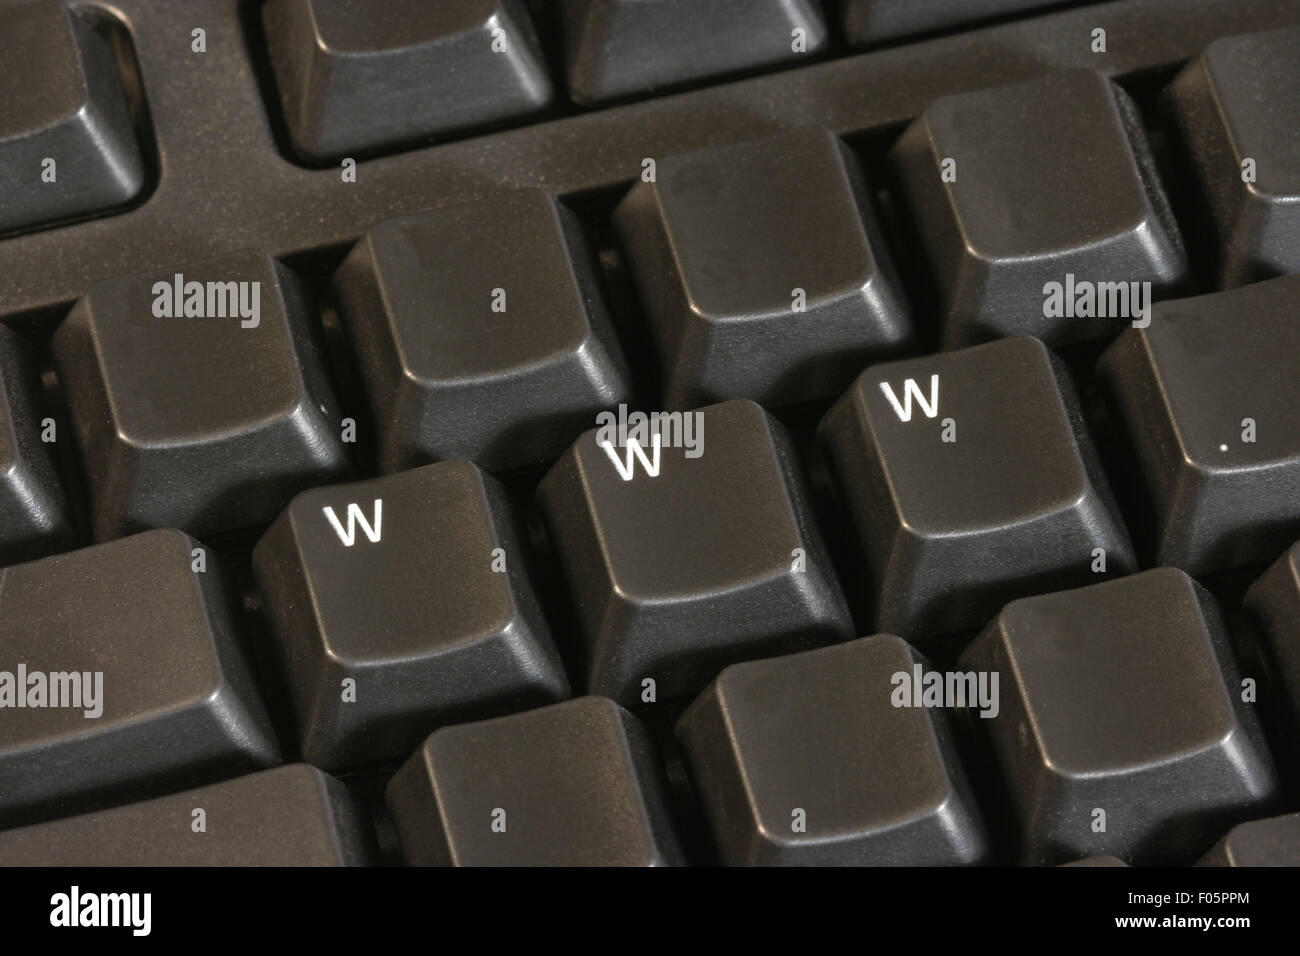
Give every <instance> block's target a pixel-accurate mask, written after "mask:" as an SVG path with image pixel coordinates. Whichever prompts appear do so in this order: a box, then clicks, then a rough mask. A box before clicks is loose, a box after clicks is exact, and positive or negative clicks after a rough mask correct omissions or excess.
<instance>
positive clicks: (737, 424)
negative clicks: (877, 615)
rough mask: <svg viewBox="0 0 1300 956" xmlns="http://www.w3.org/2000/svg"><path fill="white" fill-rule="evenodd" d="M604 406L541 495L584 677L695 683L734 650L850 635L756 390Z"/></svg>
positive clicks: (665, 688)
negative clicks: (653, 418)
mask: <svg viewBox="0 0 1300 956" xmlns="http://www.w3.org/2000/svg"><path fill="white" fill-rule="evenodd" d="M657 421H658V422H659V427H658V428H655V427H654V426H651V425H650V424H649V422H642V426H641V430H640V431H637V424H636V422H635V421H633V420H632V419H630V418H629V419H628V420H627V421H626V422H625V424H626V425H627V426H628V428H627V433H626V435H625V436H621V435H620V434H619V428H618V425H617V422H616V420H615V419H614V417H613V416H611V418H610V419H609V420H607V421H606V422H604V423H602V425H601V427H600V428H598V429H595V430H593V431H589V432H587V433H585V434H584V435H583V436H582V437H581V438H579V439H578V441H577V442H575V443H574V445H573V447H572V448H570V449H569V450H568V451H567V452H565V454H564V456H563V457H562V458H561V459H560V460H559V462H557V463H556V465H555V466H554V467H553V468H552V469H551V470H550V471H549V472H548V473H547V475H546V477H545V478H543V479H542V482H541V484H540V485H539V487H538V500H539V503H540V505H541V509H542V512H543V515H544V517H545V520H546V526H547V530H548V532H549V535H550V539H551V542H552V544H553V546H554V549H555V551H556V553H557V555H558V558H559V564H560V567H561V569H562V571H563V573H564V576H565V578H566V580H567V582H568V585H569V589H570V593H571V595H572V597H573V603H574V606H575V608H576V611H577V615H578V619H579V624H580V627H581V632H582V637H583V638H584V640H585V643H586V648H587V662H588V672H587V689H588V691H589V692H591V693H595V694H605V695H607V696H610V697H613V698H614V699H616V700H619V701H622V702H626V703H628V704H632V703H636V702H638V701H649V700H669V699H672V698H675V697H684V696H688V695H694V694H695V693H697V692H699V690H700V689H701V688H702V687H703V686H704V685H705V684H707V683H708V682H709V681H710V680H711V679H712V678H713V677H714V676H715V675H716V674H717V672H718V671H719V670H721V669H722V668H723V667H724V666H726V665H727V664H729V663H732V662H733V661H736V660H743V659H746V658H751V657H762V656H769V655H771V654H777V653H784V652H788V651H792V650H801V649H803V648H806V647H809V646H815V645H817V644H824V643H830V642H833V641H839V640H845V639H847V638H849V637H852V636H853V627H852V623H851V622H850V620H849V615H848V611H847V608H846V605H845V602H844V598H843V595H842V594H841V593H840V590H839V585H838V584H837V583H836V579H835V575H834V571H833V569H832V568H831V566H830V564H829V562H828V560H827V557H826V554H825V552H824V549H823V547H822V543H821V539H820V536H819V534H818V532H817V529H816V528H815V527H814V526H813V524H812V521H811V518H810V516H809V514H808V505H807V503H806V497H805V494H804V491H803V489H802V481H801V479H800V477H799V474H798V471H797V466H796V464H795V462H794V460H793V457H792V452H791V449H790V446H789V443H788V439H787V438H786V436H785V434H784V431H783V429H782V428H781V426H780V425H779V424H778V423H777V422H776V421H775V420H774V419H772V418H771V417H770V416H769V415H768V414H767V413H766V412H764V411H763V410H762V409H761V408H760V407H759V406H757V405H755V404H754V403H752V402H745V401H734V402H724V403H723V404H721V405H711V406H709V407H708V408H705V409H702V410H699V411H697V412H689V413H684V414H679V415H677V416H676V417H675V418H669V419H664V418H660V419H658V420H657Z"/></svg>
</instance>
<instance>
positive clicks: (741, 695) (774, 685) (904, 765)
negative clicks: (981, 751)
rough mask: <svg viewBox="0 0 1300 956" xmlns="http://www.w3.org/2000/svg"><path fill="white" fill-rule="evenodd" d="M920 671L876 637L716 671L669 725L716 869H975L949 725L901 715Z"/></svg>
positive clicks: (977, 841)
mask: <svg viewBox="0 0 1300 956" xmlns="http://www.w3.org/2000/svg"><path fill="white" fill-rule="evenodd" d="M922 666H923V662H922V658H920V657H919V656H918V655H917V654H916V653H915V652H914V651H913V650H912V649H911V648H910V647H908V645H907V644H906V643H904V642H903V641H902V640H900V639H899V638H897V637H893V636H891V635H882V636H878V637H867V638H863V639H862V640H857V641H850V642H848V643H846V644H837V645H835V646H834V647H824V648H820V649H818V650H814V651H805V652H804V653H802V654H792V655H789V656H787V657H776V658H772V659H770V660H765V661H751V662H749V663H745V664H733V665H732V666H730V667H728V668H727V669H726V670H724V671H723V672H722V673H721V675H719V676H718V678H717V680H715V681H714V682H713V683H712V684H711V685H709V688H708V689H707V690H706V691H705V692H704V693H703V694H702V695H701V696H700V697H699V699H698V700H696V701H695V703H694V704H692V705H691V706H690V708H689V709H688V710H687V711H686V713H685V714H684V715H683V716H682V718H681V720H680V721H679V723H678V725H677V735H678V736H679V737H680V738H681V740H682V743H683V744H684V746H685V748H686V753H687V756H688V758H689V761H690V765H691V769H692V773H693V776H694V779H695V783H696V789H697V791H698V793H699V795H700V800H701V801H702V802H703V804H704V808H705V811H706V812H707V814H708V818H709V821H710V823H711V824H712V828H713V834H714V838H715V840H716V842H717V845H718V847H719V850H720V852H721V855H722V861H723V862H724V863H726V864H728V865H732V866H740V865H750V866H756V865H758V866H761V865H786V866H836V865H838V866H885V865H892V866H907V865H913V866H941V865H956V864H969V863H977V862H980V861H981V860H982V859H983V858H984V857H985V855H986V853H987V839H986V837H985V833H984V826H983V823H982V821H981V819H980V814H979V810H978V808H977V807H976V806H975V803H974V799H973V797H972V796H971V792H970V788H969V786H968V785H967V783H966V779H965V775H964V772H963V771H962V768H961V765H960V763H959V762H958V760H957V754H956V751H955V750H954V748H953V744H952V741H951V737H950V731H949V729H948V726H947V720H948V716H947V714H945V713H943V712H941V711H935V710H926V709H925V708H922V707H912V706H908V707H903V706H900V705H899V704H898V703H897V701H898V700H901V698H899V697H898V693H897V692H898V688H899V687H902V686H903V685H904V684H907V686H908V687H909V688H910V686H911V683H912V681H913V678H914V676H915V674H914V671H915V670H916V669H919V668H920V667H922ZM973 704H974V702H973V701H972V705H973Z"/></svg>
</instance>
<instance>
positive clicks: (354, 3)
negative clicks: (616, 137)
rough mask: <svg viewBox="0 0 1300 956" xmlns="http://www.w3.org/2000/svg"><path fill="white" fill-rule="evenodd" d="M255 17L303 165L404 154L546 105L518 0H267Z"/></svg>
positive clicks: (533, 42)
mask: <svg viewBox="0 0 1300 956" xmlns="http://www.w3.org/2000/svg"><path fill="white" fill-rule="evenodd" d="M262 21H263V23H264V25H265V28H266V42H267V47H268V52H269V53H270V57H271V64H272V66H273V67H274V69H275V79H276V87H277V89H278V91H279V96H280V106H281V108H282V109H283V115H284V120H285V124H286V125H287V126H288V128H289V135H290V137H291V138H292V140H293V145H294V148H295V149H296V150H297V152H298V153H299V154H300V155H301V156H302V157H303V158H304V159H307V160H311V161H321V162H323V161H328V160H330V159H336V158H338V157H340V156H344V155H350V154H352V153H366V152H372V151H374V150H377V149H382V148H386V147H395V146H404V145H407V144H408V143H411V142H413V141H416V140H421V139H426V138H428V137H430V136H437V135H442V134H445V133H449V132H453V131H456V130H462V129H466V128H468V127H474V126H482V125H484V124H486V123H492V122H495V121H498V120H504V119H509V118H511V117H515V116H520V115H522V114H527V113H531V112H535V111H537V110H539V109H541V108H542V107H544V106H546V104H547V103H549V102H550V100H551V81H550V78H549V77H548V76H547V74H546V67H545V64H544V62H543V60H542V56H541V51H540V50H539V48H538V46H537V38H536V35H535V33H534V30H533V26H532V22H531V21H530V20H529V18H528V10H527V8H526V7H525V5H524V3H522V2H521V0H456V2H454V3H441V2H438V3H431V2H428V0H384V2H383V3H381V4H374V3H368V2H366V0H269V2H268V3H267V4H266V5H265V7H264V8H263V10H262Z"/></svg>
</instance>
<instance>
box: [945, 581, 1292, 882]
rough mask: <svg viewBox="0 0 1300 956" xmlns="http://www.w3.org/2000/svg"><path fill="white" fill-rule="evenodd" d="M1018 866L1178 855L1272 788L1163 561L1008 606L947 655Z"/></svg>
mask: <svg viewBox="0 0 1300 956" xmlns="http://www.w3.org/2000/svg"><path fill="white" fill-rule="evenodd" d="M960 667H961V668H962V669H963V670H974V671H976V672H987V673H990V674H992V673H994V672H996V673H998V674H1000V681H999V685H1000V688H1001V707H1000V712H999V714H998V716H996V717H993V718H990V719H988V720H978V721H977V724H978V725H979V729H980V730H981V731H983V732H985V733H986V734H987V735H988V738H989V740H990V741H991V744H992V749H993V752H994V755H995V759H996V762H997V764H998V765H999V767H1000V768H1001V771H1002V774H1003V777H1004V780H1005V783H1006V785H1007V789H1008V792H1009V795H1010V800H1011V808H1012V811H1013V813H1014V816H1015V821H1016V826H1017V828H1018V831H1019V834H1020V840H1021V853H1022V854H1023V857H1024V859H1025V861H1026V862H1029V863H1034V864H1042V863H1057V862H1063V861H1065V860H1071V859H1078V858H1079V857H1082V856H1088V855H1108V856H1117V857H1119V858H1121V859H1123V860H1125V861H1126V862H1128V863H1133V864H1142V863H1162V864H1184V863H1189V862H1191V860H1192V859H1194V858H1195V856H1196V855H1197V854H1199V853H1201V852H1203V851H1204V848H1205V847H1207V846H1209V845H1210V844H1211V843H1212V842H1213V841H1214V839H1215V837H1216V836H1217V835H1218V834H1219V833H1222V832H1223V829H1224V828H1226V827H1227V826H1229V825H1230V824H1231V823H1232V822H1234V820H1239V819H1242V818H1243V817H1249V816H1251V815H1252V813H1255V814H1257V813H1258V811H1259V809H1260V808H1261V807H1263V808H1265V809H1266V808H1267V805H1268V803H1269V802H1270V801H1271V800H1272V798H1273V797H1274V795H1275V792H1276V787H1277V784H1276V779H1275V773H1274V769H1273V764H1272V759H1271V757H1270V756H1269V754H1268V751H1267V749H1266V748H1265V746H1264V741H1263V738H1262V735H1261V732H1260V730H1259V724H1258V721H1257V720H1256V717H1255V714H1254V712H1253V711H1252V709H1251V705H1250V704H1247V703H1243V701H1242V686H1241V683H1240V682H1239V679H1238V673H1237V668H1236V664H1235V662H1234V661H1233V658H1232V652H1231V650H1230V649H1229V646H1228V642H1227V637H1226V634H1225V631H1224V627H1223V623H1222V621H1221V619H1220V617H1219V613H1218V611H1217V609H1216V608H1215V607H1214V605H1213V599H1212V598H1210V597H1209V595H1208V594H1207V592H1205V591H1204V590H1202V589H1201V588H1200V586H1199V585H1197V584H1196V583H1195V582H1194V581H1192V579H1191V578H1189V577H1187V575H1185V574H1183V573H1182V572H1181V571H1178V570H1176V569H1174V568H1156V569H1155V570H1152V571H1144V572H1142V573H1141V574H1135V575H1131V576H1129V577H1126V578H1120V579H1119V580H1116V581H1107V582H1105V583H1102V584H1095V585H1093V586H1091V587H1086V588H1078V589H1076V590H1073V591H1062V592H1059V593H1056V594H1047V595H1042V596H1039V597H1031V598H1022V599H1021V600H1018V601H1013V602H1012V603H1010V604H1008V605H1007V606H1006V607H1005V608H1004V609H1003V611H1002V613H1001V614H1000V615H999V616H998V617H997V618H996V619H995V620H994V621H993V623H991V624H990V625H989V626H988V628H987V629H986V630H985V631H984V632H983V633H982V634H980V636H979V637H978V638H976V639H975V641H974V642H972V643H971V645H970V646H969V647H968V648H967V649H966V651H965V652H964V653H963V654H962V656H961V663H960Z"/></svg>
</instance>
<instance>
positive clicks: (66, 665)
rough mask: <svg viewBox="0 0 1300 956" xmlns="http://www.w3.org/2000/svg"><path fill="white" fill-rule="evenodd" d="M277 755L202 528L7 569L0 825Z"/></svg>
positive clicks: (0, 687)
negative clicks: (199, 537)
mask: <svg viewBox="0 0 1300 956" xmlns="http://www.w3.org/2000/svg"><path fill="white" fill-rule="evenodd" d="M278 760H279V753H278V747H277V744H276V741H275V738H274V736H273V735H272V733H271V729H270V727H269V725H268V722H267V718H266V713H265V711H264V710H263V707H262V703H261V701H260V699H259V697H258V694H257V691H256V688H255V687H254V685H253V681H252V678H251V676H250V674H249V671H248V669H247V667H246V665H245V663H244V660H243V657H242V655H241V652H240V648H239V647H238V645H237V643H236V633H235V624H234V621H233V619H232V617H231V611H230V608H229V607H228V598H227V596H226V595H225V593H224V592H223V590H222V588H221V584H220V582H219V578H218V571H217V569H216V566H215V564H214V563H213V561H212V556H211V555H209V554H208V553H207V551H206V549H204V548H203V547H202V546H200V545H198V544H196V543H195V542H194V541H193V540H192V539H190V538H189V537H187V536H186V535H184V534H181V533H180V532H178V531H151V532H147V533H145V534H139V535H135V536H133V537H130V538H124V539H122V540H120V541H114V542H111V543H109V544H103V545H97V546H95V547H92V548H86V549H83V550H81V551H73V552H71V553H69V554H62V555H58V556H56V557H52V558H43V559H42V560H39V561H33V562H32V563H30V564H20V565H16V566H14V567H10V568H5V569H3V570H0V780H3V781H4V785H3V786H0V826H5V825H12V824H13V823H19V822H23V821H24V820H25V819H27V818H31V817H33V816H39V817H50V816H56V815H61V814H67V813H68V812H71V811H75V810H78V809H82V808H83V807H85V806H86V805H87V804H93V803H100V802H103V801H104V800H109V799H115V798H117V797H118V796H119V795H120V794H122V793H126V792H130V793H131V794H132V795H133V796H139V795H141V794H142V793H144V794H147V793H148V792H149V791H153V792H157V791H158V790H161V789H169V788H170V789H175V788H176V787H178V786H193V785H195V784H198V783H203V782H206V781H207V780H211V779H213V778H216V777H221V776H228V775H230V774H235V773H242V772H245V771H249V770H254V769H258V768H260V767H265V766H269V765H271V764H274V763H277V762H278Z"/></svg>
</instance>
